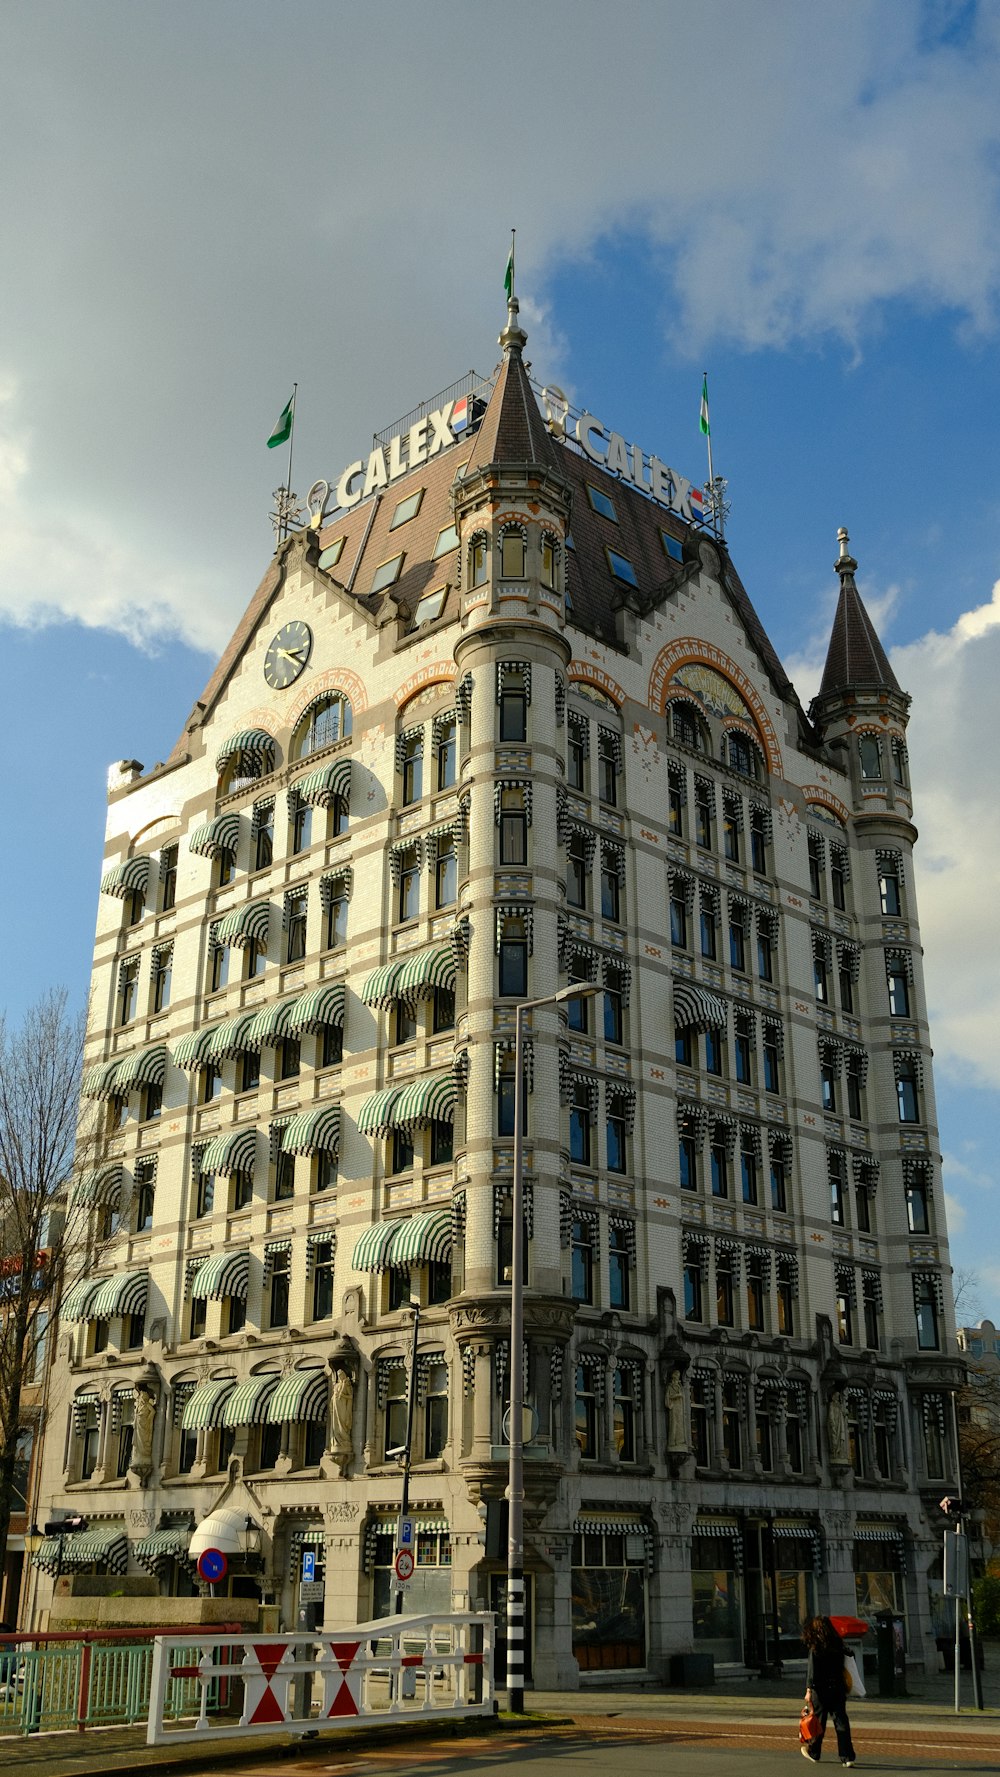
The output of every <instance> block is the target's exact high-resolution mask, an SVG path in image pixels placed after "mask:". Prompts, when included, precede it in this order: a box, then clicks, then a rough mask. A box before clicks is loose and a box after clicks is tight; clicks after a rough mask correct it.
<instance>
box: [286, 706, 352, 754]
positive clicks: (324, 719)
mask: <svg viewBox="0 0 1000 1777" xmlns="http://www.w3.org/2000/svg"><path fill="white" fill-rule="evenodd" d="M352 721H353V717H352V711H351V706H350V703H349V702H348V700H347V698H346V697H344V696H343V694H342V693H341V692H340V691H331V692H330V693H329V694H328V695H327V696H324V697H317V698H316V700H315V702H314V703H311V704H310V705H309V708H308V709H307V710H306V713H305V715H304V716H303V717H302V720H301V721H300V722H299V725H298V727H297V728H296V730H295V733H294V734H293V736H292V747H291V757H292V758H293V759H308V758H309V756H310V754H311V753H318V752H319V751H320V750H321V748H323V747H329V746H332V745H333V743H334V741H337V740H343V739H344V738H345V736H346V735H348V734H350V732H351V727H352Z"/></svg>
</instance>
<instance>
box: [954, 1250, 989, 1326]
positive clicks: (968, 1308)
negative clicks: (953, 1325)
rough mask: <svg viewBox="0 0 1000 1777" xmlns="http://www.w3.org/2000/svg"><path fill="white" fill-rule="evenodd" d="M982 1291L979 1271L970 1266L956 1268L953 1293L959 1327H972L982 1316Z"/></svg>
mask: <svg viewBox="0 0 1000 1777" xmlns="http://www.w3.org/2000/svg"><path fill="white" fill-rule="evenodd" d="M981 1289H982V1284H981V1282H980V1278H979V1272H978V1271H974V1270H972V1269H971V1267H970V1266H968V1265H964V1266H963V1265H958V1266H956V1268H955V1270H954V1271H953V1272H952V1278H951V1293H952V1295H953V1297H954V1300H955V1319H956V1321H957V1322H958V1324H959V1326H971V1325H972V1322H973V1320H974V1319H975V1318H977V1317H981V1316H982V1312H983V1308H982V1300H981V1297H980V1290H981Z"/></svg>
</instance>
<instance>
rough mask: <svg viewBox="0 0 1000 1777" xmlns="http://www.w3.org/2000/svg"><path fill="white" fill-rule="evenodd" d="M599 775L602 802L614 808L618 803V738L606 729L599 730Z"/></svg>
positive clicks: (598, 791)
mask: <svg viewBox="0 0 1000 1777" xmlns="http://www.w3.org/2000/svg"><path fill="white" fill-rule="evenodd" d="M597 775H598V790H597V794H598V796H599V797H600V800H601V801H602V802H606V803H608V805H609V806H610V807H611V808H614V807H615V806H616V804H617V802H618V737H617V735H614V734H610V733H609V732H608V731H607V730H606V729H604V728H601V729H599V730H598V746H597Z"/></svg>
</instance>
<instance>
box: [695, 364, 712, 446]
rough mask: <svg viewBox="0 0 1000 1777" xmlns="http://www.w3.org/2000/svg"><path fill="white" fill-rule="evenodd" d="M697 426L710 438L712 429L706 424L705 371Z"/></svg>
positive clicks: (706, 392)
mask: <svg viewBox="0 0 1000 1777" xmlns="http://www.w3.org/2000/svg"><path fill="white" fill-rule="evenodd" d="M698 424H699V425H700V427H701V430H702V432H703V433H704V435H705V437H706V438H711V436H712V428H711V426H710V425H709V423H708V372H707V371H706V373H705V380H704V382H703V383H702V385H701V412H700V414H699V416H698Z"/></svg>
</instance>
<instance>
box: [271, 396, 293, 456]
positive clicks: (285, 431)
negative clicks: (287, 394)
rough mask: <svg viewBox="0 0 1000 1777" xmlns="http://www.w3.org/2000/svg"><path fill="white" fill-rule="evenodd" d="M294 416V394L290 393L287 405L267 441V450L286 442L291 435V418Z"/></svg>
mask: <svg viewBox="0 0 1000 1777" xmlns="http://www.w3.org/2000/svg"><path fill="white" fill-rule="evenodd" d="M294 417H295V396H294V395H292V397H291V399H290V400H289V402H288V405H287V406H286V407H285V408H284V409H283V410H282V414H281V418H280V420H279V421H278V424H277V425H276V426H275V428H274V431H273V432H272V433H271V436H270V438H269V439H268V441H267V448H268V450H273V449H274V447H275V445H276V444H287V442H288V439H289V438H290V436H291V431H292V420H293V419H294Z"/></svg>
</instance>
